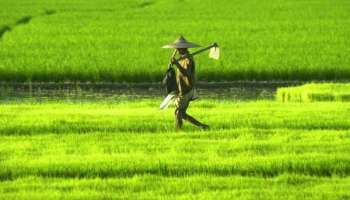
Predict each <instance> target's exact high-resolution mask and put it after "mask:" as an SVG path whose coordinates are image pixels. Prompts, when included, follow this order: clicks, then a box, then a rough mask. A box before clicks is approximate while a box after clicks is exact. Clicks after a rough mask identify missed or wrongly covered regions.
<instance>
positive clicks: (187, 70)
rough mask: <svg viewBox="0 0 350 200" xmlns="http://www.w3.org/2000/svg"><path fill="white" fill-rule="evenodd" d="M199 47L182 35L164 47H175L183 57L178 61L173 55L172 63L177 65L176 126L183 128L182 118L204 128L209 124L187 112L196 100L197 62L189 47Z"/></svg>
mask: <svg viewBox="0 0 350 200" xmlns="http://www.w3.org/2000/svg"><path fill="white" fill-rule="evenodd" d="M194 47H199V45H197V44H194V43H191V42H188V41H187V40H186V39H185V38H184V37H182V36H180V37H179V38H178V39H177V40H176V41H175V42H174V43H172V44H169V45H166V46H164V48H174V49H177V52H178V53H179V54H180V57H181V58H183V59H181V60H180V61H177V59H176V58H175V57H172V59H171V63H172V64H173V65H175V66H176V84H177V96H176V99H175V107H176V109H175V120H176V128H177V129H181V128H182V119H184V120H187V121H189V122H191V123H192V124H194V125H196V126H197V127H199V128H202V129H208V128H209V126H208V125H206V124H203V123H201V122H199V121H197V120H196V119H195V118H193V117H192V116H190V115H189V114H187V113H186V110H187V108H188V105H189V103H190V101H191V100H194V84H195V63H194V60H193V57H192V56H191V55H190V53H189V52H188V48H194Z"/></svg>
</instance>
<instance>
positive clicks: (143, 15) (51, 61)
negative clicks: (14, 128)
mask: <svg viewBox="0 0 350 200" xmlns="http://www.w3.org/2000/svg"><path fill="white" fill-rule="evenodd" d="M349 10H350V2H349V1H348V0H266V1H259V0H220V1H214V0H191V1H189V0H118V1H111V0H35V1H34V0H25V1H14V0H1V1H0V80H1V81H16V82H25V81H40V82H59V81H81V82H87V81H88V82H101V81H104V82H109V81H112V82H155V81H160V80H161V79H162V76H163V73H164V71H165V70H166V67H167V63H168V59H169V56H170V54H171V51H170V50H166V49H161V48H160V47H161V46H162V45H164V44H167V43H169V42H172V41H174V40H175V39H176V37H178V35H180V34H183V35H184V36H185V37H186V38H187V39H189V40H191V41H193V42H196V43H199V44H201V45H203V46H205V45H209V44H211V43H213V42H218V43H219V45H220V46H221V52H222V55H221V59H220V60H219V61H213V60H210V59H209V58H208V56H207V55H204V54H202V55H200V56H198V57H197V58H196V61H197V71H198V73H197V75H198V79H199V80H205V81H233V80H349V77H350V57H349V52H350V40H349V36H350V14H349V13H350V12H349Z"/></svg>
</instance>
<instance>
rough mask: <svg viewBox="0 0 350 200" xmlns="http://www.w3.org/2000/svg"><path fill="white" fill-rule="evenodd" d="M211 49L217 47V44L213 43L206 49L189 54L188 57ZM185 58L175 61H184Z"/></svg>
mask: <svg viewBox="0 0 350 200" xmlns="http://www.w3.org/2000/svg"><path fill="white" fill-rule="evenodd" d="M213 47H219V45H218V44H217V43H213V44H212V45H210V46H207V47H205V48H203V49H200V50H198V51H195V52H193V53H191V54H190V55H191V56H195V55H197V54H200V53H202V52H204V51H207V50H209V49H211V48H213ZM185 58H186V56H183V57H181V58H179V59H177V61H180V60H182V59H185Z"/></svg>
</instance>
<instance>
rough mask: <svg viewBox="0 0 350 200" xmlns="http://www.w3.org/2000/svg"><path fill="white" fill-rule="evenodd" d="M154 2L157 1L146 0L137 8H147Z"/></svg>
mask: <svg viewBox="0 0 350 200" xmlns="http://www.w3.org/2000/svg"><path fill="white" fill-rule="evenodd" d="M154 3H155V2H154V1H144V2H142V3H140V4H138V5H137V8H145V7H148V6H151V5H153V4H154Z"/></svg>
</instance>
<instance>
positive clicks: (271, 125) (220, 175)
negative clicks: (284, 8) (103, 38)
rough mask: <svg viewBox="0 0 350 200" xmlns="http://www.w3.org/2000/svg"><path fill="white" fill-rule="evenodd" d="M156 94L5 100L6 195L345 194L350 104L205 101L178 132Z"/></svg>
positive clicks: (0, 188) (2, 151) (0, 174)
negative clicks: (198, 123) (203, 126)
mask: <svg viewBox="0 0 350 200" xmlns="http://www.w3.org/2000/svg"><path fill="white" fill-rule="evenodd" d="M159 101H160V99H152V100H140V101H133V102H129V101H120V102H94V103H93V102H90V103H89V102H85V103H77V102H75V103H70V102H67V101H62V102H56V103H55V102H42V103H31V102H22V103H20V102H17V103H14V102H11V103H5V104H2V105H1V106H0V113H1V114H0V163H1V167H0V179H1V180H2V182H1V183H0V193H1V195H0V198H5V199H6V198H20V199H43V198H45V199H47V198H49V199H50V198H51V199H71V198H84V199H89V198H118V197H120V198H122V199H125V198H130V199H135V198H136V196H137V197H139V198H156V199H157V198H158V199H163V198H169V199H173V198H177V199H181V198H185V199H187V198H192V197H193V198H199V199H201V198H202V199H217V197H219V198H220V199H225V198H226V199H232V198H233V197H237V198H239V199H251V198H257V195H258V193H259V194H261V195H262V196H260V198H261V199H274V198H275V199H281V198H287V197H288V198H290V199H300V198H301V199H322V198H328V199H341V198H342V197H347V196H349V193H348V190H346V188H347V187H349V181H348V178H346V177H348V175H349V174H350V157H349V155H350V148H349V146H350V137H349V134H350V132H349V128H350V121H349V118H348V117H347V116H348V113H349V110H350V103H344V102H332V103H330V102H318V103H280V102H272V101H258V102H253V101H252V102H232V101H228V100H225V101H220V100H205V99H204V100H203V99H202V100H198V101H194V102H192V105H191V107H190V109H189V113H190V114H192V115H193V116H195V117H197V118H199V119H200V120H202V121H204V122H205V123H208V124H209V125H211V130H209V131H201V130H198V129H196V128H195V127H192V126H190V125H189V124H187V123H185V129H184V130H182V131H176V130H175V129H174V116H173V115H174V113H173V107H170V109H168V110H165V111H160V110H159V109H158V106H159ZM171 188H172V189H173V190H172V192H170V191H168V190H170V189H171ZM220 188H222V189H220ZM287 188H288V189H287ZM282 191H284V192H282ZM243 193H244V195H243Z"/></svg>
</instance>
